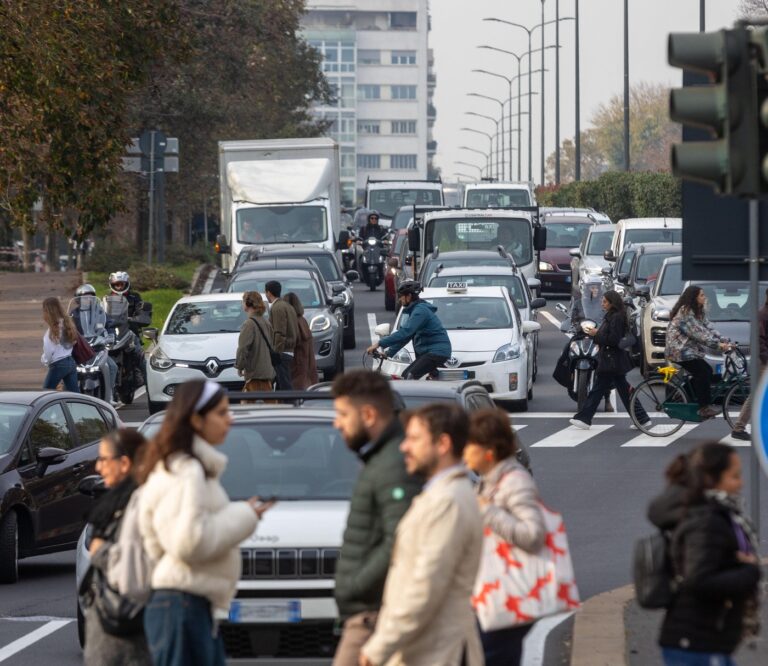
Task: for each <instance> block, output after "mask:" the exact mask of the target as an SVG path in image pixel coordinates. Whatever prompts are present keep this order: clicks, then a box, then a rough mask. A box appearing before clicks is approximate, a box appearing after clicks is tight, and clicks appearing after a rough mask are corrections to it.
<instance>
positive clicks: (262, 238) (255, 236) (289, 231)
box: [237, 206, 328, 245]
mask: <svg viewBox="0 0 768 666" xmlns="http://www.w3.org/2000/svg"><path fill="white" fill-rule="evenodd" d="M237 240H238V242H239V243H244V244H249V245H266V244H270V243H322V242H323V241H325V240H328V221H327V219H326V214H325V208H323V207H322V206H259V207H258V208H241V209H240V210H238V211H237Z"/></svg>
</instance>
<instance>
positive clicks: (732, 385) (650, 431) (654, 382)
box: [629, 346, 750, 437]
mask: <svg viewBox="0 0 768 666" xmlns="http://www.w3.org/2000/svg"><path fill="white" fill-rule="evenodd" d="M656 373H657V376H652V377H650V378H648V379H646V380H645V381H643V382H640V384H638V385H637V386H636V387H635V389H634V390H633V391H632V397H631V398H630V400H629V416H630V418H631V419H632V423H633V424H634V425H635V427H636V428H637V429H638V430H640V431H641V432H643V433H645V434H646V435H650V436H651V437H668V436H670V435H673V434H674V433H676V432H677V431H678V430H680V428H682V427H683V425H684V424H685V423H700V422H702V421H704V419H703V418H702V417H701V416H699V414H698V410H699V405H698V402H697V400H696V394H695V393H694V391H693V387H692V386H691V381H690V375H689V373H688V372H686V371H685V369H684V368H682V367H681V366H679V365H677V364H675V363H671V362H670V363H669V364H668V365H665V366H663V367H661V368H657V369H656ZM749 390H750V389H749V375H748V373H747V359H746V357H745V356H744V354H743V353H742V352H741V350H740V349H739V348H738V347H737V346H733V347H731V348H730V349H728V350H727V351H726V352H725V364H724V372H723V374H722V376H720V378H719V379H718V380H717V381H716V382H714V383H713V384H712V404H717V403H720V402H722V405H723V417H724V418H725V420H726V421H727V422H728V425H729V426H730V427H731V429H733V427H734V425H735V423H736V418H737V417H738V414H739V412H740V411H741V408H742V406H743V405H744V403H745V402H746V400H747V398H748V397H749ZM638 405H641V406H642V407H643V408H645V411H646V413H647V414H648V416H649V417H650V419H651V420H650V421H646V422H645V423H640V421H639V420H638V418H637V416H636V413H635V412H636V411H637V408H638ZM648 406H650V407H651V409H648ZM641 413H642V412H641ZM665 417H667V418H666V419H665Z"/></svg>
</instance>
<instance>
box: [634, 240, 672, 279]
mask: <svg viewBox="0 0 768 666" xmlns="http://www.w3.org/2000/svg"><path fill="white" fill-rule="evenodd" d="M679 255H680V249H679V248H678V249H677V250H674V251H673V252H670V253H669V254H666V253H659V254H642V255H640V258H639V259H638V260H637V270H636V271H635V281H636V282H647V281H648V280H655V279H656V278H657V277H658V276H659V271H660V270H661V265H662V264H663V263H664V260H665V259H668V258H669V257H677V256H679Z"/></svg>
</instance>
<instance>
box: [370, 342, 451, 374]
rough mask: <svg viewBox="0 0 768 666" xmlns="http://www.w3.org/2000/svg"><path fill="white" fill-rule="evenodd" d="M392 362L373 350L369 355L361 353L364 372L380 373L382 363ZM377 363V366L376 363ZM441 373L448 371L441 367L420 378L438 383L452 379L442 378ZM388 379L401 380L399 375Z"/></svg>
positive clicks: (387, 357) (384, 355) (381, 353)
mask: <svg viewBox="0 0 768 666" xmlns="http://www.w3.org/2000/svg"><path fill="white" fill-rule="evenodd" d="M388 360H392V359H391V358H390V357H389V356H387V355H386V354H384V353H383V352H380V351H378V350H374V351H373V352H371V353H370V354H369V353H368V351H365V352H363V367H364V368H365V369H366V370H372V371H373V372H379V373H380V372H381V366H382V365H383V364H384V361H388ZM376 361H378V364H377V363H376ZM443 372H450V369H445V368H444V367H443V366H441V367H440V368H438V369H437V370H435V371H434V372H432V373H428V374H426V375H424V377H422V379H423V380H426V381H438V380H441V379H453V378H452V377H443V376H442V374H441V373H443ZM388 376H389V377H390V379H403V377H402V376H400V375H392V374H390V375H388Z"/></svg>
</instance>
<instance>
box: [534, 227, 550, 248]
mask: <svg viewBox="0 0 768 666" xmlns="http://www.w3.org/2000/svg"><path fill="white" fill-rule="evenodd" d="M533 249H534V250H538V251H539V252H540V251H541V250H546V249H547V230H546V229H545V228H544V227H542V226H540V225H539V226H535V227H534V228H533Z"/></svg>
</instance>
